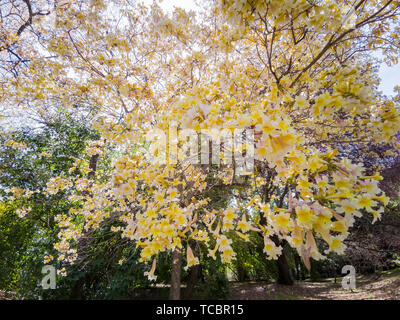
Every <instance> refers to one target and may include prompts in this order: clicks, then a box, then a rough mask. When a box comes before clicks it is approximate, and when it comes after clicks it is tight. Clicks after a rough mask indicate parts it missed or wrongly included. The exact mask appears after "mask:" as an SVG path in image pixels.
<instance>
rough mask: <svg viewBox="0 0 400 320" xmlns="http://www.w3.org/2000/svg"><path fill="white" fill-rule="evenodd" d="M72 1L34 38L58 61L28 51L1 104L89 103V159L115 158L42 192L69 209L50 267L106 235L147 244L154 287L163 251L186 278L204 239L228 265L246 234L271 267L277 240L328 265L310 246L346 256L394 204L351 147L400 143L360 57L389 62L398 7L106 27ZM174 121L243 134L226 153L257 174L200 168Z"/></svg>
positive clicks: (255, 6) (213, 15) (227, 9)
mask: <svg viewBox="0 0 400 320" xmlns="http://www.w3.org/2000/svg"><path fill="white" fill-rule="evenodd" d="M76 1H77V2H79V5H78V3H76V4H75V3H71V4H69V5H68V6H66V7H65V8H63V10H62V12H59V14H60V15H61V16H63V17H65V19H63V20H62V21H60V22H59V23H58V24H57V26H56V27H55V29H54V30H48V28H47V27H46V26H41V28H40V29H41V31H42V32H43V34H46V35H47V36H48V37H50V40H49V41H48V43H47V48H46V49H47V51H48V52H49V53H51V54H52V55H54V56H55V57H57V58H55V59H53V60H51V59H40V51H37V50H32V52H30V53H29V55H28V57H29V58H30V60H31V63H30V67H29V70H28V71H29V72H26V73H23V72H22V73H21V75H20V77H19V78H18V79H17V80H15V81H14V80H13V82H9V83H8V86H7V88H9V89H8V90H11V91H12V92H13V94H2V95H0V96H7V97H8V98H7V99H11V98H10V97H12V99H14V100H15V101H16V102H17V103H13V104H11V105H24V104H27V101H28V102H30V101H34V103H33V104H32V103H30V104H29V105H44V102H47V101H57V103H64V104H66V105H74V104H75V103H85V104H88V105H92V106H93V108H94V106H96V112H97V115H98V117H97V119H96V121H95V123H94V127H95V129H97V130H98V132H99V133H100V135H101V139H100V140H99V141H93V142H91V143H90V144H89V145H88V148H87V154H88V156H89V157H90V158H91V160H93V159H95V157H96V156H97V155H98V156H99V157H100V161H101V157H103V156H105V157H110V158H112V166H111V169H110V170H108V169H104V168H102V171H101V172H96V171H95V170H94V167H93V166H92V167H91V163H90V161H84V160H82V159H75V163H74V165H73V167H72V168H71V169H70V171H69V174H73V173H74V172H79V175H78V176H77V177H66V176H60V177H58V178H54V179H51V180H50V181H49V183H48V185H47V192H48V193H49V194H55V193H57V192H58V191H59V190H66V189H68V190H69V193H70V197H69V199H70V200H71V201H72V202H74V203H76V204H77V206H76V207H75V208H74V209H71V210H70V211H69V212H67V213H65V214H63V215H60V216H58V217H57V221H58V225H59V226H60V229H61V230H60V233H59V238H60V241H59V242H58V243H57V244H56V245H55V248H56V249H57V250H58V251H59V253H60V255H59V257H58V259H59V260H62V261H65V262H68V263H73V262H74V261H75V260H76V259H77V258H79V257H78V256H77V252H78V250H77V249H76V246H77V245H79V239H80V238H81V237H83V236H84V235H85V233H87V232H88V231H89V230H91V229H97V228H103V227H104V226H107V227H110V229H111V231H113V232H117V233H120V234H121V236H122V237H124V238H128V239H130V240H132V241H134V242H135V244H136V245H137V246H138V247H139V248H141V261H143V262H146V263H150V262H151V263H152V265H151V267H150V268H149V271H148V272H147V273H146V274H147V275H148V277H149V278H150V279H153V280H154V279H156V276H155V269H156V264H157V256H158V254H159V253H161V252H164V251H173V250H186V260H187V265H186V267H190V266H193V265H195V264H197V263H199V262H200V261H199V260H198V257H196V256H195V253H194V252H193V250H192V248H194V247H193V245H194V244H195V243H196V242H197V243H196V245H197V244H201V245H204V246H206V247H207V249H208V250H209V251H208V252H209V256H210V257H213V258H216V256H217V253H218V254H219V255H220V257H221V258H222V260H223V261H224V262H226V263H229V262H231V261H232V259H234V258H235V252H234V250H233V248H232V235H235V236H238V237H240V238H241V239H243V240H244V241H249V239H250V233H251V232H256V233H259V234H260V235H261V236H263V237H264V251H265V253H266V254H267V256H268V258H270V259H276V258H278V256H279V255H280V254H281V252H282V247H281V245H280V240H282V239H284V240H286V241H287V243H289V244H290V245H291V246H292V247H294V248H296V249H297V250H298V252H299V254H300V255H301V257H302V258H303V260H304V261H305V263H306V264H307V265H309V259H310V257H311V258H314V259H321V258H323V254H322V253H320V252H319V251H318V248H317V245H316V243H317V242H316V241H317V239H322V241H325V242H326V243H327V245H328V246H329V249H328V251H335V252H339V253H341V252H343V251H344V249H345V244H344V240H345V239H346V237H347V236H348V233H349V230H350V228H351V227H352V226H353V224H354V221H355V218H356V217H359V216H360V215H361V214H362V213H363V212H367V213H369V214H371V215H372V217H373V221H376V220H377V219H379V217H380V215H381V214H382V211H383V207H384V205H386V204H387V202H388V199H387V197H386V196H385V194H384V193H383V192H382V191H381V190H380V189H379V187H378V181H379V180H380V179H381V177H380V176H379V175H378V174H374V175H367V174H366V172H367V169H366V168H364V167H363V165H362V159H353V160H352V161H350V160H349V156H350V153H349V152H348V151H347V150H346V147H347V146H351V145H352V144H354V145H359V146H360V148H361V147H364V148H365V147H367V146H368V144H369V143H374V144H378V143H387V144H389V145H390V146H391V147H392V148H393V150H396V148H398V144H396V140H395V137H394V136H395V133H396V132H398V131H400V116H399V106H398V102H397V101H395V100H390V99H388V98H385V97H383V96H382V95H380V94H379V92H377V90H376V87H377V84H378V81H377V79H376V74H375V71H374V69H373V68H372V66H373V65H372V59H369V58H368V57H366V56H365V55H364V54H363V53H364V52H365V51H366V50H372V51H373V50H374V48H377V47H378V46H386V47H385V55H386V58H388V59H391V58H393V56H394V52H395V51H394V48H395V47H396V46H397V45H400V39H399V37H395V36H393V35H391V32H389V24H392V25H393V24H395V23H397V20H396V18H395V17H391V18H387V17H390V16H391V15H390V13H391V11H393V10H398V7H399V3H398V1H390V3H389V2H388V3H387V5H385V4H382V2H381V1H370V2H369V5H367V6H354V7H351V6H350V5H349V4H350V2H349V3H348V1H344V2H343V1H336V0H324V1H317V2H315V1H314V2H310V1H306V0H268V1H261V0H259V1H258V0H254V1H247V0H223V1H222V0H221V1H219V2H218V3H217V4H216V5H215V3H214V2H213V1H210V2H209V4H210V8H209V9H210V10H208V11H207V12H201V13H199V14H198V15H195V14H194V13H187V12H185V11H184V10H181V9H177V10H175V11H174V13H172V14H171V15H168V14H166V13H164V12H163V11H162V10H161V8H160V7H158V6H157V5H156V4H153V5H152V6H151V7H149V8H146V7H145V6H143V5H137V6H136V5H132V4H130V3H128V2H125V1H122V3H123V4H121V6H120V7H119V9H120V10H117V9H116V11H115V12H116V14H117V13H118V14H119V15H120V19H115V20H113V19H109V16H110V15H109V12H107V6H106V5H105V3H107V1H103V2H101V1H90V2H85V1H78V0H76ZM118 4H119V2H116V3H114V5H115V6H116V8H117V7H118ZM372 16H373V17H374V19H371V17H372ZM386 18H387V19H390V23H389V22H388V21H389V20H386ZM83 19H85V21H84V23H79V22H83V21H82V20H83ZM117 21H118V22H117ZM72 26H74V27H72ZM1 28H3V27H1ZM1 28H0V30H2V29H1ZM71 30H72V31H71ZM382 39H386V40H390V41H386V40H385V41H384V42H382V41H383V40H382ZM14 40H15V41H17V39H14ZM18 41H21V42H24V43H25V42H26V43H27V44H31V42H32V41H34V40H33V39H30V40H29V38H22V39H21V40H18ZM29 41H31V42H29ZM392 44H393V45H392ZM31 46H33V48H36V47H35V46H34V45H32V44H31ZM27 47H29V45H27ZM43 68H45V69H46V70H48V74H49V75H48V76H45V75H43V72H42V70H43ZM66 70H69V72H68V74H67V72H66ZM10 88H11V89H10ZM0 90H3V89H2V87H1V88H0ZM7 92H9V91H7ZM0 93H1V92H0ZM98 106H99V107H98ZM41 111H42V113H43V110H41ZM172 124H174V126H176V129H177V131H178V132H180V131H183V130H193V131H194V132H195V134H196V136H197V135H199V136H202V135H203V133H202V132H204V130H208V131H207V132H208V133H209V136H213V137H214V138H221V137H222V136H224V134H225V133H228V134H231V133H232V134H233V133H234V132H235V130H243V132H244V130H245V129H246V130H248V131H252V132H253V136H251V137H250V138H249V137H246V138H245V137H242V138H240V139H237V140H238V141H237V140H235V139H233V140H232V144H231V145H229V143H227V142H226V141H224V142H223V145H224V147H225V149H229V148H230V147H231V149H232V150H231V151H232V153H233V154H235V155H237V154H241V155H243V152H244V151H245V153H246V154H248V153H249V154H250V153H251V152H250V151H254V170H249V172H245V173H246V176H244V177H243V176H240V175H238V167H237V163H235V161H233V162H232V163H222V164H221V165H219V166H218V167H217V166H214V165H213V164H212V165H208V164H207V165H205V164H196V163H193V161H191V160H193V154H192V155H190V156H189V155H188V154H187V152H186V151H189V150H191V147H193V146H194V145H196V143H193V142H192V144H191V145H189V143H188V142H187V139H186V138H187V137H186V136H184V135H182V136H179V135H177V136H174V134H173V132H172V130H171V127H172ZM243 136H244V133H243ZM252 137H253V138H254V139H252ZM221 141H222V140H221ZM109 146H112V147H113V148H114V149H113V152H108V151H109V149H108V147H109ZM174 146H176V147H179V148H182V152H180V153H178V154H177V155H174V154H173V150H172V149H173V148H174ZM202 152H203V151H202ZM200 153H201V152H199V154H195V156H196V157H197V156H198V158H200V156H201V155H200ZM206 156H208V154H206ZM92 164H93V163H92ZM236 185H240V186H241V187H242V190H241V194H239V192H238V191H237V190H236V191H235V186H236ZM220 186H223V187H224V188H230V189H231V191H232V193H230V195H229V197H230V199H229V204H228V205H227V207H226V208H219V207H216V205H215V204H214V203H213V202H212V199H210V198H209V196H208V195H210V194H212V193H213V191H214V189H213V188H218V187H220ZM266 190H271V191H270V194H269V193H268V192H267V191H266ZM19 193H23V191H22V192H19V191H18V190H15V194H19ZM249 199H250V200H249ZM121 222H122V224H123V226H121ZM116 223H118V226H116V225H115V224H116ZM194 251H195V250H194ZM123 261H124V259H121V260H120V263H123ZM63 273H64V272H63Z"/></svg>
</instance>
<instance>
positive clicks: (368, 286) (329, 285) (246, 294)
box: [231, 269, 400, 300]
mask: <svg viewBox="0 0 400 320" xmlns="http://www.w3.org/2000/svg"><path fill="white" fill-rule="evenodd" d="M231 298H232V299H238V300H369V299H372V300H400V269H397V270H392V271H386V272H382V273H380V274H374V275H370V276H359V277H357V280H356V289H355V290H344V289H343V288H342V286H341V278H338V279H337V283H336V284H335V283H334V279H326V280H325V281H321V282H310V281H302V282H297V283H295V284H294V285H293V286H283V285H278V284H275V283H266V282H264V283H261V282H248V283H231Z"/></svg>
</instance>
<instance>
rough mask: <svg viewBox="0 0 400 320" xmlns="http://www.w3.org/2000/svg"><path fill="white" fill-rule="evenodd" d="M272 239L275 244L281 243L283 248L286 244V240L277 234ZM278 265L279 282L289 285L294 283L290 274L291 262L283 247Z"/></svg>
mask: <svg viewBox="0 0 400 320" xmlns="http://www.w3.org/2000/svg"><path fill="white" fill-rule="evenodd" d="M271 239H272V241H273V242H274V243H275V245H277V246H279V245H281V246H282V248H284V247H285V244H286V241H285V240H284V241H280V240H279V238H278V237H277V236H276V235H275V236H273V237H272V238H271ZM277 265H278V283H279V284H284V285H288V286H291V285H293V279H292V277H291V276H290V270H289V264H288V262H287V260H286V255H285V252H284V250H283V249H282V253H281V255H280V256H279V257H278V260H277Z"/></svg>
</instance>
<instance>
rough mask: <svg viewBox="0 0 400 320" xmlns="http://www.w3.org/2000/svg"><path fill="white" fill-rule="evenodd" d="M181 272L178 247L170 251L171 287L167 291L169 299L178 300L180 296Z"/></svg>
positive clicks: (180, 255)
mask: <svg viewBox="0 0 400 320" xmlns="http://www.w3.org/2000/svg"><path fill="white" fill-rule="evenodd" d="M181 273H182V253H181V251H180V250H179V249H178V248H176V249H175V250H174V252H173V253H172V268H171V289H170V292H169V299H170V300H180V298H181Z"/></svg>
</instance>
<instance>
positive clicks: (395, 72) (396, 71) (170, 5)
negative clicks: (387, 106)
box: [144, 0, 400, 96]
mask: <svg viewBox="0 0 400 320" xmlns="http://www.w3.org/2000/svg"><path fill="white" fill-rule="evenodd" d="M152 2H153V1H151V0H146V1H144V3H146V4H151V3H152ZM160 6H161V7H162V8H163V9H164V10H167V11H169V12H171V11H173V9H174V7H180V8H183V9H186V10H194V11H196V4H195V1H193V0H164V1H162V2H161V3H160ZM399 75H400V65H395V66H391V67H388V66H387V65H386V64H385V63H382V66H381V67H380V70H379V77H380V78H381V79H382V81H381V84H380V89H381V90H382V92H383V93H384V94H385V95H388V96H392V95H393V93H394V92H393V88H394V87H395V86H396V85H400V77H399Z"/></svg>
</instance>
